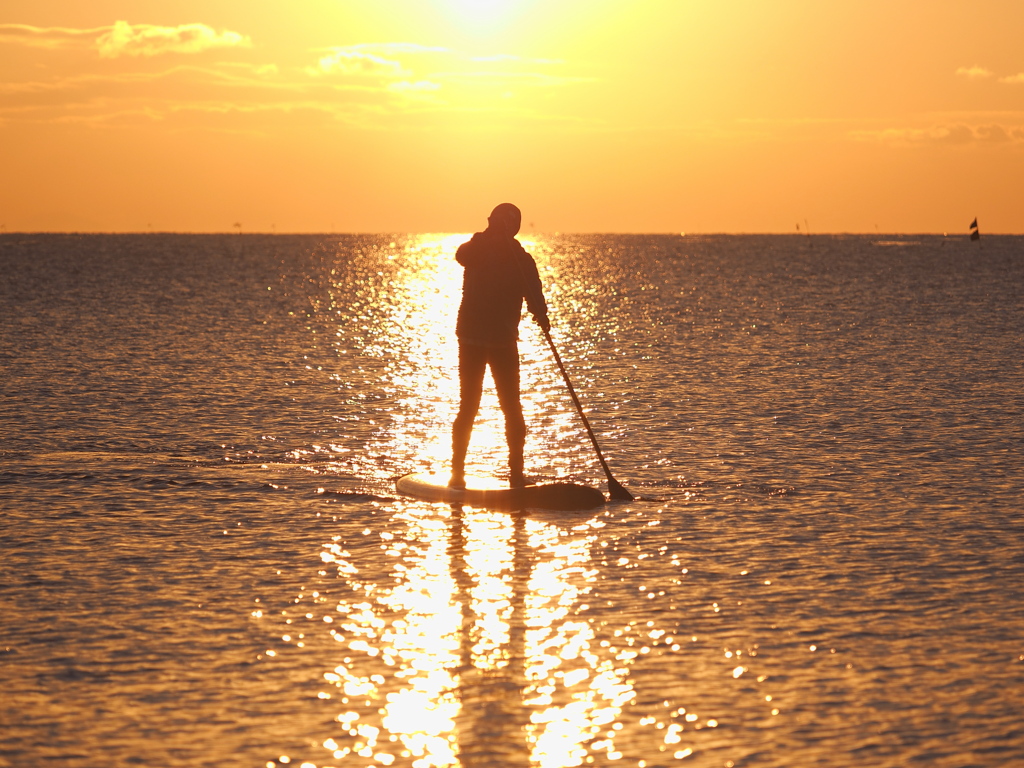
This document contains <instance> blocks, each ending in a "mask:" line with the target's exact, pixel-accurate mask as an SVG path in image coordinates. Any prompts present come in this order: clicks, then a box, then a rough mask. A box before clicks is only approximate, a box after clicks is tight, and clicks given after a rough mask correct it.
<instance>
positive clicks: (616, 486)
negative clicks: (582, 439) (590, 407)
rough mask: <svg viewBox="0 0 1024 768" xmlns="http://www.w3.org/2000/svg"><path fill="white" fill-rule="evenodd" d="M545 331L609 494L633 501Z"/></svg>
mask: <svg viewBox="0 0 1024 768" xmlns="http://www.w3.org/2000/svg"><path fill="white" fill-rule="evenodd" d="M541 330H542V331H543V332H544V338H545V339H547V340H548V346H549V347H551V354H552V355H554V356H555V362H556V363H558V370H560V371H561V372H562V378H563V379H565V386H566V387H567V388H568V390H569V395H570V396H571V397H572V401H573V403H574V404H575V405H576V412H577V413H578V414H579V415H580V418H581V419H583V426H584V427H586V428H587V434H588V435H590V442H592V443H593V444H594V450H595V451H597V460H598V461H599V462H601V469H603V470H604V475H605V477H607V478H608V495H609V496H611V497H612V498H613V499H615V500H616V501H633V499H634V496H633V494H631V493H630V492H629V491H627V490H626V489H625V488H623V487H622V485H621V484H620V483H619V481H618V480H616V479H615V478H614V477H612V471H611V470H610V469H608V462H606V461H605V460H604V456H603V455H602V454H601V446H599V445H598V444H597V438H596V437H595V436H594V430H592V429H591V428H590V422H589V421H587V415H586V414H585V413H584V412H583V406H582V405H580V399H579V398H578V397H576V390H575V389H573V386H572V382H571V381H569V374H568V373H566V370H565V366H564V365H562V358H561V357H559V355H558V350H557V349H555V342H554V341H552V340H551V332H550V331H549V330H548V329H547V328H543V327H542V328H541Z"/></svg>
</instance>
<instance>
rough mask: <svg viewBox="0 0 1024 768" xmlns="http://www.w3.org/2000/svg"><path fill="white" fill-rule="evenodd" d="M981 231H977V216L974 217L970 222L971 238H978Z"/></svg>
mask: <svg viewBox="0 0 1024 768" xmlns="http://www.w3.org/2000/svg"><path fill="white" fill-rule="evenodd" d="M980 239H981V233H980V232H978V217H977V216H975V217H974V221H972V222H971V240H980Z"/></svg>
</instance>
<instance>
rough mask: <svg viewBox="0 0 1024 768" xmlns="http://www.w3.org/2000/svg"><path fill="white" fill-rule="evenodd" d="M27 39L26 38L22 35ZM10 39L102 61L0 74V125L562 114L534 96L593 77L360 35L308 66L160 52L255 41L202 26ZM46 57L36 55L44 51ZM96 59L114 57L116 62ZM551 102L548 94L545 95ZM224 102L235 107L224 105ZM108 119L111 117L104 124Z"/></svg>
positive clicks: (20, 34) (318, 53) (123, 25)
mask: <svg viewBox="0 0 1024 768" xmlns="http://www.w3.org/2000/svg"><path fill="white" fill-rule="evenodd" d="M26 41H27V42H26ZM5 42H7V43H13V44H18V45H23V46H33V47H35V48H37V49H39V48H51V49H57V48H71V47H78V48H79V49H80V50H84V51H87V52H88V51H91V52H92V55H93V56H94V57H95V59H96V63H95V65H94V66H90V65H89V64H88V63H87V62H83V61H82V60H81V59H80V58H78V59H75V60H74V61H73V62H69V61H66V60H61V61H59V62H57V65H56V66H52V67H47V68H45V69H38V68H34V67H23V68H22V72H23V73H24V74H25V75H26V76H25V77H23V78H20V79H19V78H17V77H13V78H8V79H6V81H4V82H0V122H5V123H11V122H15V121H17V122H21V123H46V122H88V123H90V124H93V125H104V124H107V125H126V124H130V123H131V122H132V121H134V120H145V121H147V122H153V121H159V120H169V119H171V118H172V117H174V116H179V117H180V116H181V115H183V114H188V115H192V116H193V118H194V121H195V123H194V124H195V125H201V124H202V120H203V117H202V116H203V115H211V116H212V118H211V122H210V123H209V125H210V126H211V128H212V129H214V130H219V129H220V128H219V126H220V125H222V124H223V123H224V121H223V120H221V119H220V118H219V117H217V116H218V115H227V114H230V115H232V118H231V120H232V126H233V129H234V128H236V127H237V126H239V125H241V123H242V122H244V120H245V119H246V115H251V116H252V122H253V125H252V128H253V130H254V131H257V132H258V131H260V130H264V129H265V119H266V117H267V116H268V115H271V114H274V115H280V116H281V120H287V119H288V116H289V115H293V116H294V115H298V114H302V115H303V119H306V118H308V117H309V116H311V115H312V116H313V119H314V120H315V119H318V117H317V116H323V118H324V119H327V120H336V121H343V122H349V123H354V124H359V125H366V126H370V125H373V126H375V127H379V126H381V125H400V126H405V125H409V124H411V123H409V122H408V121H409V120H411V119H413V118H415V120H416V123H415V124H416V125H425V124H426V123H425V122H424V121H426V120H429V119H434V118H436V119H437V120H442V121H443V120H444V119H445V115H448V114H453V113H458V114H463V115H466V114H471V115H473V116H474V118H473V119H480V120H486V119H487V116H488V115H491V116H495V115H500V116H501V119H502V120H503V121H507V120H509V119H521V120H524V121H528V122H534V121H537V120H542V121H551V120H555V121H558V120H559V119H560V118H559V117H558V116H557V115H554V114H549V112H548V111H547V110H542V109H539V108H538V106H537V104H538V98H544V97H539V94H540V93H541V92H543V91H550V89H551V88H552V87H557V86H567V85H569V84H571V83H576V82H582V81H584V80H586V78H579V77H569V76H567V75H566V74H565V70H566V68H567V65H566V63H565V62H561V61H554V60H539V59H524V58H521V57H517V56H509V55H502V54H498V55H495V56H489V57H487V58H486V59H485V60H481V59H478V58H474V57H473V56H471V55H469V54H467V53H465V52H461V51H457V50H453V49H449V48H443V47H438V46H427V45H419V44H416V43H406V42H384V43H362V44H356V45H347V46H336V47H330V48H320V49H315V50H312V51H311V52H310V53H309V54H307V55H308V58H307V59H306V62H308V63H306V62H293V63H292V64H291V65H290V66H278V65H276V64H273V63H267V62H255V61H252V57H251V55H243V54H242V53H241V50H239V54H237V55H236V54H232V55H225V56H223V57H222V58H224V59H230V60H229V61H211V60H210V59H209V57H207V58H206V60H205V62H204V63H202V64H186V63H185V62H184V61H179V62H177V63H175V65H173V66H162V65H161V64H162V62H163V61H164V60H165V59H162V58H161V57H160V56H159V55H160V54H172V53H176V54H194V53H198V52H201V51H207V50H211V49H246V48H249V47H250V46H251V41H250V40H249V38H248V37H246V36H244V35H241V34H239V33H236V32H231V31H221V32H218V31H216V30H214V29H213V28H212V27H209V26H207V25H205V24H182V25H177V26H156V25H151V24H136V25H131V24H128V23H127V22H121V21H119V22H116V23H115V24H112V25H110V26H107V27H101V28H96V29H88V30H86V29H68V28H55V27H51V28H43V27H27V26H25V25H12V24H7V25H0V46H2V45H3V44H4V43H5ZM38 55H39V54H34V56H35V57H38ZM99 59H105V60H111V59H115V60H117V61H118V63H117V65H116V66H113V67H112V66H110V65H108V64H105V63H104V64H101V63H100V62H99ZM541 103H546V102H541ZM222 105H231V106H230V110H228V111H225V110H224V109H223V108H222ZM107 116H110V118H111V119H110V120H107Z"/></svg>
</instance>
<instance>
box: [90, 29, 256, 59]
mask: <svg viewBox="0 0 1024 768" xmlns="http://www.w3.org/2000/svg"><path fill="white" fill-rule="evenodd" d="M96 44H97V46H98V47H99V51H100V56H102V57H104V58H107V59H113V58H117V57H118V56H157V55H159V54H162V53H199V52H200V51H206V50H209V49H211V48H237V47H249V46H251V45H252V41H251V40H250V39H249V38H248V36H246V35H241V34H239V33H238V32H231V31H230V30H224V31H223V32H217V31H216V30H214V29H213V28H212V27H208V26H206V25H205V24H179V25H178V26H176V27H158V26H154V25H152V24H136V25H135V26H132V25H131V24H129V23H128V22H126V21H116V22H114V26H113V27H112V28H111V29H110V31H109V32H106V33H104V34H103V35H101V36H100V37H99V38H97V40H96Z"/></svg>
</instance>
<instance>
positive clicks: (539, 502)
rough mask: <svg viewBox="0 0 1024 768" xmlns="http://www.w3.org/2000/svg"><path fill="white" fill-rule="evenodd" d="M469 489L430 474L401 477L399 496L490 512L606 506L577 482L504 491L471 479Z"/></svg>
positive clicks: (598, 495) (600, 495) (599, 495)
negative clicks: (482, 508) (483, 509)
mask: <svg viewBox="0 0 1024 768" xmlns="http://www.w3.org/2000/svg"><path fill="white" fill-rule="evenodd" d="M466 483H467V487H466V488H449V487H448V481H447V479H446V478H444V477H441V476H440V475H431V474H426V473H420V474H412V475H405V476H404V477H400V478H398V480H397V481H396V482H395V487H396V488H397V489H398V492H399V493H404V494H405V495H407V496H414V497H416V498H417V499H425V500H426V501H443V502H445V503H446V504H468V505H470V506H476V507H487V508H489V509H558V510H582V509H594V508H595V507H600V506H601V505H602V504H604V494H603V493H601V492H600V491H599V490H597V489H596V488H590V487H589V486H586V485H576V484H575V483H545V484H543V485H527V486H526V487H524V488H503V487H501V486H500V485H499V484H498V483H497V482H489V481H487V480H481V479H479V478H467V481H466Z"/></svg>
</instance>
